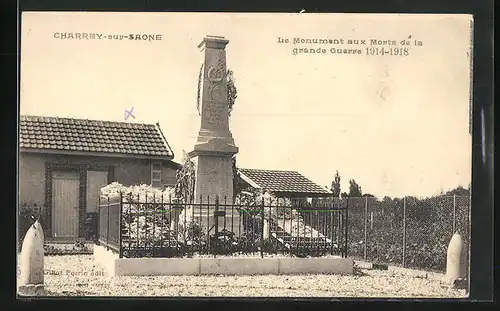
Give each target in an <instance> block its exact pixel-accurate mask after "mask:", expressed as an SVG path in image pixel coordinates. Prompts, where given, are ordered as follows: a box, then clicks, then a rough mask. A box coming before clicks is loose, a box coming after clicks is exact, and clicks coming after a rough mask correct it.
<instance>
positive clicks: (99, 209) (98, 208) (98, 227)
mask: <svg viewBox="0 0 500 311" xmlns="http://www.w3.org/2000/svg"><path fill="white" fill-rule="evenodd" d="M97 204H98V205H97V232H96V234H97V242H98V243H99V240H100V239H101V194H99V199H98V200H97Z"/></svg>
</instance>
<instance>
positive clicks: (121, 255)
mask: <svg viewBox="0 0 500 311" xmlns="http://www.w3.org/2000/svg"><path fill="white" fill-rule="evenodd" d="M122 215H123V195H122V192H121V191H120V210H119V213H118V252H119V258H122V257H123V249H122Z"/></svg>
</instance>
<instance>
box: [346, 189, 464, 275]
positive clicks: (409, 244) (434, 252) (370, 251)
mask: <svg viewBox="0 0 500 311" xmlns="http://www.w3.org/2000/svg"><path fill="white" fill-rule="evenodd" d="M469 202H470V199H469V196H437V197H432V198H428V199H417V198H414V197H405V198H403V199H394V200H392V199H384V200H381V201H379V200H377V199H376V198H373V197H363V198H350V199H349V215H350V216H351V217H350V220H349V236H348V240H349V249H348V252H349V254H350V255H351V256H352V257H353V258H357V259H361V260H365V261H368V262H374V263H381V264H390V265H396V266H403V267H407V268H414V269H422V270H428V271H440V272H443V271H445V270H446V256H447V249H448V244H449V242H450V239H451V237H452V236H453V234H454V233H455V232H459V233H460V235H461V236H462V239H463V242H464V246H465V253H466V254H468V250H469V245H470V239H469V223H470V217H469V209H470V208H469ZM466 260H467V261H468V258H466Z"/></svg>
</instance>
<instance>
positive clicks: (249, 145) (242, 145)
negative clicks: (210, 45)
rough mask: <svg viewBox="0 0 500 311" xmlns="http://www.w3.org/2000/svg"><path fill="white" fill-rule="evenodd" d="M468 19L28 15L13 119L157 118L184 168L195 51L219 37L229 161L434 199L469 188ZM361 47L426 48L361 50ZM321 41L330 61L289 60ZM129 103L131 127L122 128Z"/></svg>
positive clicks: (190, 139)
mask: <svg viewBox="0 0 500 311" xmlns="http://www.w3.org/2000/svg"><path fill="white" fill-rule="evenodd" d="M470 23H471V17H469V16H467V15H369V14H288V13H287V14H284V13H280V14H270V13H266V14H264V13H246V14H245V13H239V14H234V13H106V12H102V13H97V12H72V13H68V12H66V13H65V12H57V13H55V12H36V13H35V12H27V13H26V12H24V13H23V17H22V24H21V27H22V29H21V64H20V65H21V67H20V75H21V84H20V114H22V115H40V116H53V117H72V118H84V119H97V120H110V121H121V122H135V123H156V122H159V123H160V126H161V129H162V131H163V133H164V134H165V136H166V138H167V140H168V142H169V145H170V146H171V147H172V149H173V150H174V153H175V159H174V160H175V161H177V162H181V161H182V153H183V150H185V151H191V150H192V148H193V145H194V143H195V141H196V135H197V133H198V131H199V127H200V116H199V115H198V112H197V110H196V96H197V80H198V71H199V68H200V65H201V63H202V61H203V52H200V50H199V49H198V47H197V46H198V44H199V43H200V42H201V41H202V39H203V37H205V36H206V35H217V36H224V37H225V38H226V39H227V40H229V44H228V45H227V47H226V53H227V67H228V68H229V69H231V70H233V72H234V78H235V85H236V88H237V91H238V97H237V99H236V103H235V106H234V109H233V112H232V114H231V117H230V130H231V132H232V135H233V137H234V139H235V143H236V145H237V146H238V147H239V152H238V154H237V155H236V156H237V165H238V166H239V167H242V168H258V169H277V170H296V171H298V172H300V173H301V174H303V175H305V176H306V177H307V178H309V179H311V180H312V181H314V182H316V183H318V184H319V185H320V186H328V187H329V186H330V185H331V182H332V180H333V178H334V175H335V172H336V170H338V171H339V174H340V176H341V180H342V181H341V186H342V191H348V186H349V179H355V180H356V182H357V183H358V184H359V185H361V187H362V190H363V192H364V193H371V194H374V195H376V196H379V197H383V196H391V197H394V196H403V195H414V196H430V195H434V194H437V193H439V192H440V191H446V190H448V189H452V188H455V187H457V186H459V185H461V186H464V187H467V186H468V184H469V183H470V180H471V152H472V151H471V136H470V135H469V132H468V118H469V110H468V108H469V97H470V71H471V70H470V51H471V50H470V46H471V44H470V42H471V41H470V40H471V37H470ZM61 33H80V34H83V33H85V34H87V35H88V36H90V34H92V33H93V34H102V35H108V34H111V35H113V34H116V35H120V34H121V35H128V34H134V35H135V34H140V35H142V34H147V35H155V36H156V35H160V36H161V40H152V41H143V40H139V41H138V40H128V39H127V38H125V39H123V40H114V39H101V40H96V39H94V40H86V39H80V40H79V39H61V35H60V34H61ZM82 37H83V36H82ZM278 38H283V39H285V38H288V39H289V40H290V41H291V43H278ZM293 38H311V39H314V38H320V39H322V38H329V39H340V38H342V39H344V40H347V39H349V38H351V39H357V40H367V42H368V45H360V46H356V48H357V47H359V48H360V49H361V50H362V52H363V54H362V55H352V54H351V55H346V54H332V53H330V48H332V47H336V48H349V47H350V46H347V45H343V46H335V45H331V44H302V45H301V44H295V45H294V44H293ZM371 39H376V40H389V41H391V40H395V41H396V42H398V43H399V42H400V41H401V40H408V41H411V42H412V43H413V42H414V40H418V41H421V42H422V46H410V47H408V55H407V56H404V55H383V56H382V55H378V56H377V55H366V53H365V48H366V47H368V48H369V47H373V46H370V45H369V44H370V40H371ZM318 47H320V48H324V49H326V53H316V54H298V55H294V53H293V49H294V48H318ZM391 47H393V46H386V49H388V48H391ZM396 47H397V48H401V47H402V46H401V45H398V46H396ZM393 51H394V50H393ZM399 51H401V50H399ZM394 53H396V52H394ZM132 107H134V115H135V119H132V118H129V119H128V120H124V115H125V110H126V109H128V110H130V109H131V108H132Z"/></svg>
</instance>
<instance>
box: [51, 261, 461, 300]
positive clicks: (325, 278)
mask: <svg viewBox="0 0 500 311" xmlns="http://www.w3.org/2000/svg"><path fill="white" fill-rule="evenodd" d="M45 289H46V291H47V294H48V295H49V296H164V297H165V296H167V297H179V296H180V297H183V296H192V297H196V296H201V297H207V296H209V297H228V296H232V297H332V298H336V297H378V298H382V297H385V298H396V297H407V298H462V297H466V291H465V290H462V289H454V288H453V287H452V286H451V285H449V284H447V283H444V282H441V281H439V280H432V279H427V278H422V277H415V276H408V275H403V274H399V273H396V272H394V271H376V270H367V269H357V273H356V275H353V276H340V275H266V276H142V277H133V276H122V277H109V276H108V275H107V273H106V272H105V270H104V269H103V268H102V267H100V266H99V265H98V264H97V263H96V262H95V261H94V259H93V256H92V255H65V256H46V257H45Z"/></svg>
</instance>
